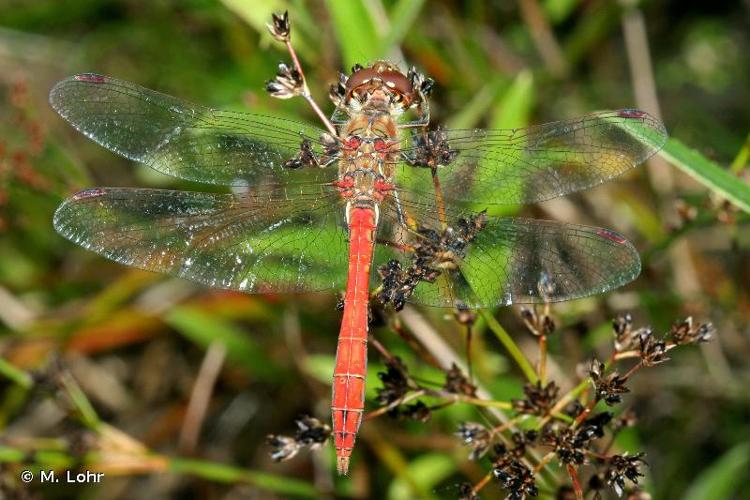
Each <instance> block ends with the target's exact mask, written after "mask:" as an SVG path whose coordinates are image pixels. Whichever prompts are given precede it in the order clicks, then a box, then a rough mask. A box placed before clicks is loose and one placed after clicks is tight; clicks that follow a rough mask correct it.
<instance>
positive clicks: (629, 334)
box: [612, 314, 653, 352]
mask: <svg viewBox="0 0 750 500" xmlns="http://www.w3.org/2000/svg"><path fill="white" fill-rule="evenodd" d="M612 329H613V330H614V333H615V350H616V351H617V352H622V351H629V350H633V349H638V348H639V346H640V342H641V338H642V337H649V336H651V335H653V330H652V329H651V327H648V326H647V327H642V328H638V329H636V330H633V317H632V316H631V315H630V314H621V315H619V316H618V317H616V318H615V319H614V320H612Z"/></svg>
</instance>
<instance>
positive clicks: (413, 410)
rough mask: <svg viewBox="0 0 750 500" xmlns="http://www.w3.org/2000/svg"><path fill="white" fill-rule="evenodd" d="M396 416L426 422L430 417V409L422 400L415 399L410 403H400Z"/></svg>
mask: <svg viewBox="0 0 750 500" xmlns="http://www.w3.org/2000/svg"><path fill="white" fill-rule="evenodd" d="M398 410H399V411H398V416H399V417H402V418H406V419H408V420H416V421H417V422H422V423H424V422H427V421H428V420H430V417H432V410H430V408H429V407H428V406H427V405H426V404H424V403H423V402H422V401H417V402H416V403H414V404H411V405H401V406H400V407H398Z"/></svg>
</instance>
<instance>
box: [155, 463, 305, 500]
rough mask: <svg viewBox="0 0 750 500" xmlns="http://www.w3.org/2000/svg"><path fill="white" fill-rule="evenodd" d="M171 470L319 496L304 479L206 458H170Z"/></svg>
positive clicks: (205, 477)
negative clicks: (220, 462) (244, 467)
mask: <svg viewBox="0 0 750 500" xmlns="http://www.w3.org/2000/svg"><path fill="white" fill-rule="evenodd" d="M169 470H170V471H171V472H173V473H176V474H188V475H193V476H198V477H200V478H203V479H208V480H209V481H216V482H218V483H229V484H231V483H248V484H252V485H254V486H257V487H258V488H261V489H264V490H267V491H273V492H275V493H279V494H282V495H293V496H298V497H305V498H317V497H318V490H317V489H316V488H315V487H314V486H313V485H311V484H310V483H307V482H304V481H300V480H297V479H291V478H288V477H284V476H279V475H275V474H268V473H266V472H260V471H253V470H248V469H243V468H240V467H233V466H231V465H226V464H219V463H216V462H209V461H206V460H195V459H188V458H170V459H169Z"/></svg>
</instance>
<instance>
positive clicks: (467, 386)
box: [443, 363, 477, 397]
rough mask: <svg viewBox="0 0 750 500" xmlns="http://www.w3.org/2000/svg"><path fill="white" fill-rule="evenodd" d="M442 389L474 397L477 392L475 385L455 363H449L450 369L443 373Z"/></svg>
mask: <svg viewBox="0 0 750 500" xmlns="http://www.w3.org/2000/svg"><path fill="white" fill-rule="evenodd" d="M443 389H445V390H446V391H448V392H452V393H454V394H465V395H467V396H471V397H475V396H476V394H477V387H476V386H475V385H473V384H471V383H470V382H469V380H468V379H467V378H466V376H464V374H463V372H462V371H461V369H460V368H459V367H458V365H456V364H455V363H453V365H451V369H450V370H448V372H447V373H446V374H445V384H443Z"/></svg>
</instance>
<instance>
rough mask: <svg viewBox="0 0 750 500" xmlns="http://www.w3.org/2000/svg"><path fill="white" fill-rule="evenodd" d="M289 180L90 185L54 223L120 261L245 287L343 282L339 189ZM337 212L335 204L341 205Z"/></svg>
mask: <svg viewBox="0 0 750 500" xmlns="http://www.w3.org/2000/svg"><path fill="white" fill-rule="evenodd" d="M322 189H324V188H323V187H318V190H317V192H315V191H314V190H313V189H312V188H311V187H310V188H307V187H306V188H304V190H303V189H301V188H297V190H296V191H293V190H292V188H287V189H276V190H267V191H263V192H248V193H245V194H217V193H203V192H189V191H169V190H159V189H127V188H122V189H121V188H93V189H87V190H85V191H81V192H80V193H78V194H76V195H74V196H73V197H71V198H69V199H68V200H66V201H65V202H63V203H62V205H60V207H59V208H58V209H57V211H56V212H55V217H54V225H55V229H57V231H58V232H59V233H60V234H61V235H63V236H64V237H66V238H68V239H69V240H71V241H72V242H74V243H77V244H78V245H81V246H82V247H84V248H87V249H89V250H92V251H94V252H96V253H98V254H100V255H103V256H105V257H107V258H109V259H111V260H114V261H116V262H119V263H121V264H125V265H129V266H134V267H138V268H141V269H146V270H149V271H156V272H161V273H166V274H170V275H173V276H179V277H181V278H186V279H189V280H193V281H197V282H199V283H202V284H204V285H208V286H210V287H215V288H226V289H233V290H242V291H245V292H250V293H266V292H308V291H316V290H325V289H330V288H336V287H342V286H343V284H344V283H345V282H346V270H347V262H346V258H347V235H346V232H345V230H344V229H343V228H342V227H341V225H340V224H339V222H340V221H339V220H338V212H339V210H338V208H339V207H338V202H337V197H338V193H332V192H323V191H321V190H322ZM342 213H343V212H342Z"/></svg>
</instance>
